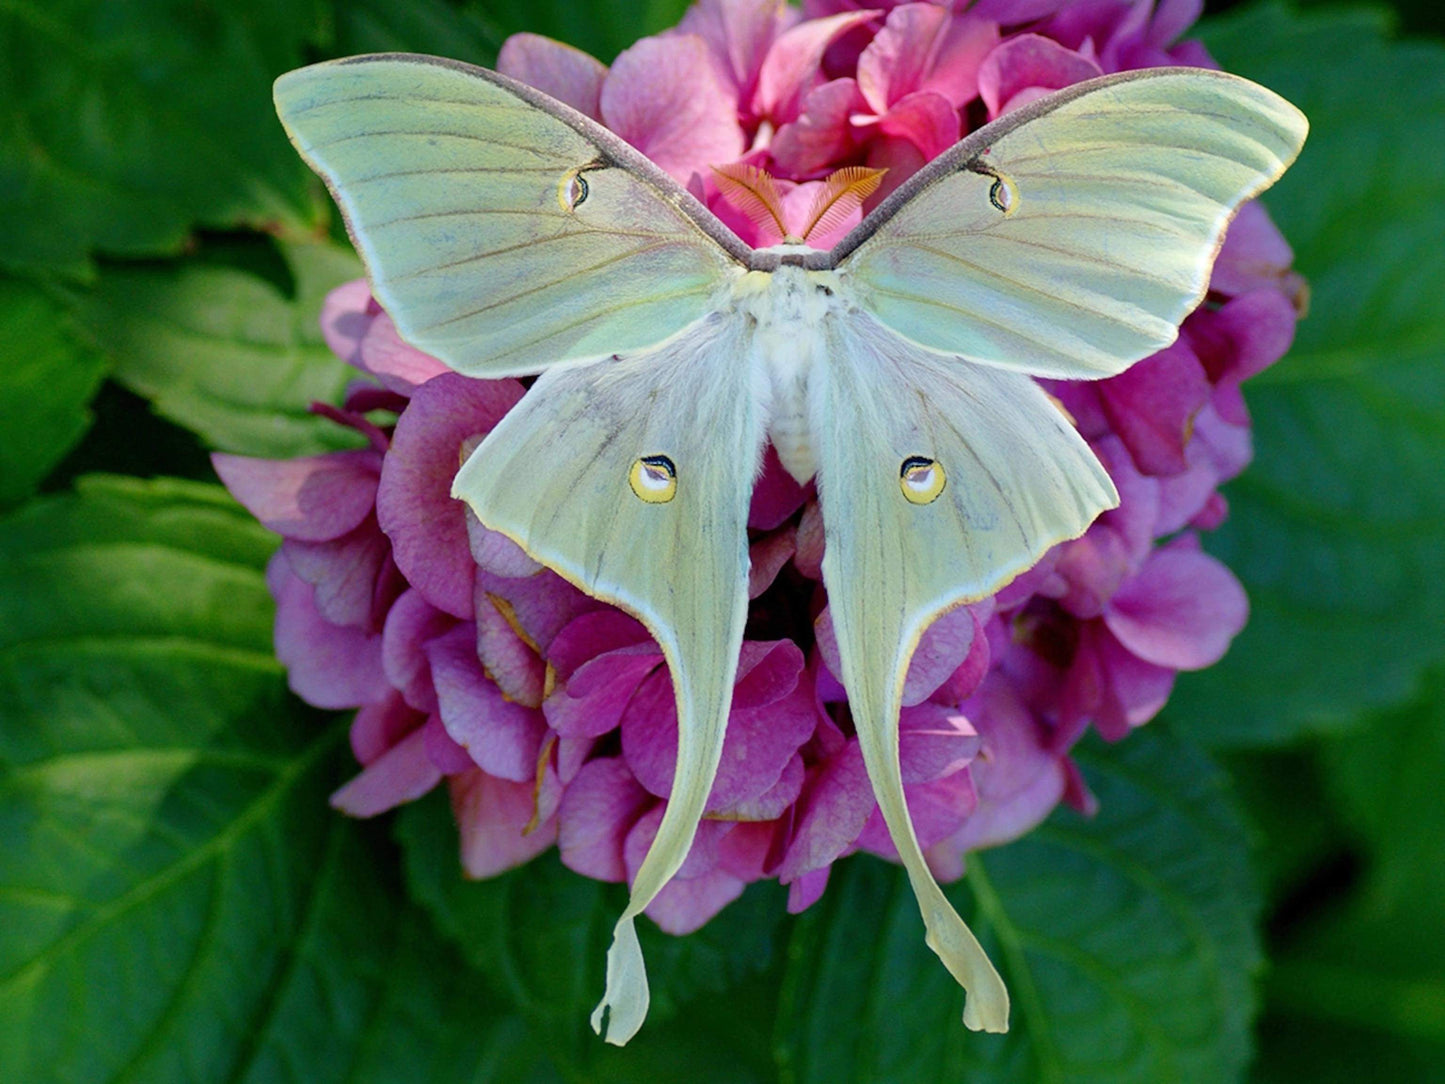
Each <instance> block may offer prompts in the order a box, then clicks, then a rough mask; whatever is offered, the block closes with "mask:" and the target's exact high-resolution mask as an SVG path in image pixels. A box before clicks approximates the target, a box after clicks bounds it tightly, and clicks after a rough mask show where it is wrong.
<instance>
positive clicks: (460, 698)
mask: <svg viewBox="0 0 1445 1084" xmlns="http://www.w3.org/2000/svg"><path fill="white" fill-rule="evenodd" d="M427 658H428V659H429V660H430V662H431V669H432V675H433V676H432V680H433V681H434V682H435V684H436V695H437V703H438V711H439V713H440V715H441V720H442V723H443V724H444V725H445V726H446V730H447V733H448V734H449V735H451V737H452V740H453V741H455V742H456V743H457V744H458V745H460V746H461V747H462V748H464V749H466V751H467V752H468V753H469V754H470V755H471V758H472V760H474V761H475V762H476V764H477V766H478V767H480V768H481V769H482V770H483V771H485V772H486V773H487V774H488V775H493V776H496V777H497V778H499V779H510V780H512V781H513V782H515V783H526V782H528V781H531V780H535V779H536V777H537V758H538V755H539V754H540V753H541V749H542V741H543V739H544V737H545V736H546V733H547V724H546V723H545V722H544V721H543V719H542V713H541V712H540V711H538V710H536V709H535V708H527V707H523V706H522V705H521V704H514V703H512V702H511V701H509V700H507V699H506V697H504V696H503V695H502V692H501V690H500V689H498V688H497V686H496V685H495V684H494V683H493V682H492V681H491V680H490V679H489V678H488V677H487V675H486V673H485V672H484V671H483V670H482V666H481V663H480V662H478V661H477V653H476V640H475V630H473V629H472V628H471V627H470V626H468V625H462V626H459V627H458V628H456V629H453V630H452V631H451V632H450V633H448V634H447V635H445V636H443V637H440V638H439V639H436V640H433V641H432V642H431V643H430V644H428V645H427Z"/></svg>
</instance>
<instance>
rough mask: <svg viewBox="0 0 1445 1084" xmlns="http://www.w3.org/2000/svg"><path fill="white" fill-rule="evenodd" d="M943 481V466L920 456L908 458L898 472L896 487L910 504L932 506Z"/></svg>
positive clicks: (940, 491) (941, 489)
mask: <svg viewBox="0 0 1445 1084" xmlns="http://www.w3.org/2000/svg"><path fill="white" fill-rule="evenodd" d="M945 481H947V476H946V475H945V474H944V471H943V464H942V463H939V462H937V461H935V460H932V459H928V458H926V457H924V456H921V455H911V456H909V457H908V458H907V459H905V460H904V461H903V466H902V467H901V468H899V471H898V487H899V488H900V489H902V490H903V496H904V497H905V498H906V499H907V500H908V501H909V502H910V503H911V504H932V503H933V502H934V501H936V500H937V499H938V495H939V494H940V493H942V492H943V485H944V482H945Z"/></svg>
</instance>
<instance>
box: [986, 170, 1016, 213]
mask: <svg viewBox="0 0 1445 1084" xmlns="http://www.w3.org/2000/svg"><path fill="white" fill-rule="evenodd" d="M988 201H989V202H990V203H992V204H993V205H994V206H995V207H997V208H998V209H999V210H1000V211H1002V212H1003V213H1004V217H1005V218H1007V217H1008V216H1009V215H1011V214H1013V213H1014V212H1015V211H1017V210H1018V209H1019V190H1018V189H1017V188H1015V187H1014V183H1013V181H1011V180H1009V179H1008V178H1007V177H1005V176H1004V175H1003V174H1002V173H995V174H994V175H993V184H992V186H990V188H989V190H988Z"/></svg>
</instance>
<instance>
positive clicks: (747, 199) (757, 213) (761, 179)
mask: <svg viewBox="0 0 1445 1084" xmlns="http://www.w3.org/2000/svg"><path fill="white" fill-rule="evenodd" d="M712 173H713V177H714V178H716V180H717V187H718V191H719V192H721V193H722V197H723V199H725V200H727V201H728V202H729V203H731V204H732V205H733V206H734V207H736V208H737V209H738V210H739V211H741V212H742V213H743V214H745V215H747V216H748V219H749V220H750V221H751V222H752V224H753V225H754V226H756V227H758V229H760V230H762V231H763V232H764V233H773V234H776V235H777V237H778V239H779V240H781V241H787V242H792V243H796V242H797V241H799V240H801V239H800V238H797V237H793V236H791V235H790V234H789V233H788V226H787V223H786V222H784V221H783V199H782V197H781V196H779V195H778V186H777V184H776V182H774V180H773V177H772V174H770V173H768V171H767V170H765V169H759V168H758V167H757V166H749V165H744V164H743V163H741V162H730V163H728V164H727V165H725V166H713V167H712Z"/></svg>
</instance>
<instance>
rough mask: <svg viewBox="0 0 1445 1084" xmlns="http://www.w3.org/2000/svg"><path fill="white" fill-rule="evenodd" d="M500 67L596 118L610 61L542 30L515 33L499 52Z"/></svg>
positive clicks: (519, 79)
mask: <svg viewBox="0 0 1445 1084" xmlns="http://www.w3.org/2000/svg"><path fill="white" fill-rule="evenodd" d="M497 71H499V72H501V73H502V74H503V75H510V76H511V77H512V78H513V79H516V80H518V81H520V82H523V83H526V84H527V85H528V86H531V87H536V88H537V89H538V90H540V91H542V93H544V94H550V95H551V96H552V97H554V98H556V99H557V100H558V101H559V102H563V103H565V104H566V105H570V106H571V107H572V108H573V109H575V110H577V112H579V113H583V114H585V115H587V116H589V117H591V118H592V119H593V120H600V119H601V116H602V114H601V113H600V112H599V111H598V106H597V102H598V98H599V97H600V96H601V94H602V81H603V80H604V79H606V78H607V65H606V64H604V63H602V61H600V60H598V59H597V58H596V57H593V56H589V55H588V54H587V53H584V52H583V51H582V50H581V49H574V48H572V46H570V45H564V44H563V43H562V42H560V41H553V40H552V39H551V38H544V37H542V36H541V35H540V34H513V35H512V36H511V37H510V38H508V39H507V40H506V41H504V42H502V48H501V51H500V52H499V53H497Z"/></svg>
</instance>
